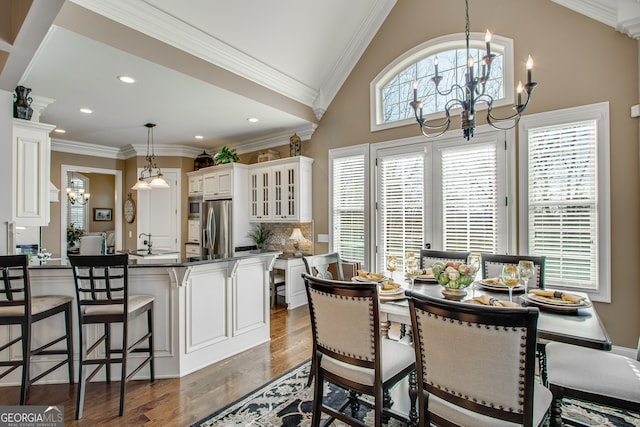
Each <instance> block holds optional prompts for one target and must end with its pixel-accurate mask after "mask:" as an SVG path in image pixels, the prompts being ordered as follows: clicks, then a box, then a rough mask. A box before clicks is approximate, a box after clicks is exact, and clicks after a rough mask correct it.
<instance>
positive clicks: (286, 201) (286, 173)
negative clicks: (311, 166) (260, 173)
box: [273, 163, 300, 221]
mask: <svg viewBox="0 0 640 427" xmlns="http://www.w3.org/2000/svg"><path fill="white" fill-rule="evenodd" d="M298 170H299V166H298V164H297V163H296V164H291V165H285V166H282V167H279V168H277V169H274V172H273V175H274V176H273V181H274V193H275V194H274V217H277V218H279V219H284V220H289V221H291V220H298V219H299V217H300V213H299V212H298V210H299V209H298V204H299V203H300V200H299V199H300V196H299V194H298V192H299V188H300V186H299V184H298V180H299V173H298Z"/></svg>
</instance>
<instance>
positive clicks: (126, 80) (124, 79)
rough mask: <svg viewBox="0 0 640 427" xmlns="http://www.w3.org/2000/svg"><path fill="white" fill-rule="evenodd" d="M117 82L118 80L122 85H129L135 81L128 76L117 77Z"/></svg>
mask: <svg viewBox="0 0 640 427" xmlns="http://www.w3.org/2000/svg"><path fill="white" fill-rule="evenodd" d="M118 80H120V81H121V82H122V83H129V84H133V83H135V82H136V79H134V78H133V77H129V76H118Z"/></svg>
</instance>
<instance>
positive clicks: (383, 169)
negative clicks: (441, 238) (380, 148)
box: [376, 151, 425, 270]
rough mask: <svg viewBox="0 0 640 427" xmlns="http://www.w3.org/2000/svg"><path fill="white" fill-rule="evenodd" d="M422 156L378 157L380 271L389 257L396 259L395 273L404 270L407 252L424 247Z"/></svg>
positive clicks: (413, 154) (416, 250) (418, 154)
mask: <svg viewBox="0 0 640 427" xmlns="http://www.w3.org/2000/svg"><path fill="white" fill-rule="evenodd" d="M424 156H425V155H424V152H423V151H420V152H416V153H402V154H394V155H388V156H382V157H379V158H378V227H377V230H378V233H377V236H376V237H377V242H378V256H379V259H378V260H377V262H378V266H379V268H378V269H379V270H383V269H384V268H385V267H384V266H385V263H384V259H386V257H387V256H389V255H395V256H397V258H398V270H401V269H403V268H404V262H405V255H406V253H407V252H415V253H419V251H420V249H421V248H422V247H423V244H424V243H423V241H424V203H425V201H424V199H425V197H424V186H425V171H424ZM381 249H382V250H381Z"/></svg>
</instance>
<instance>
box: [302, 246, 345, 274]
mask: <svg viewBox="0 0 640 427" xmlns="http://www.w3.org/2000/svg"><path fill="white" fill-rule="evenodd" d="M302 260H303V261H304V265H305V267H306V269H307V274H311V275H312V276H315V277H321V278H323V279H335V280H344V272H343V270H342V261H341V260H340V254H339V253H337V252H332V253H328V254H322V255H308V256H303V257H302ZM334 275H335V277H334Z"/></svg>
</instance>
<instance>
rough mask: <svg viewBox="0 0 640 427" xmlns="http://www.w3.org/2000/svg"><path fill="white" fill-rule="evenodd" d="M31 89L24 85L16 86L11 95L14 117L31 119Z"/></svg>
mask: <svg viewBox="0 0 640 427" xmlns="http://www.w3.org/2000/svg"><path fill="white" fill-rule="evenodd" d="M30 92H31V89H30V88H28V87H24V86H16V90H15V94H14V96H13V98H14V99H13V117H15V118H16V119H23V120H31V115H32V114H33V108H31V101H32V99H31V97H30V96H29V93H30Z"/></svg>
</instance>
